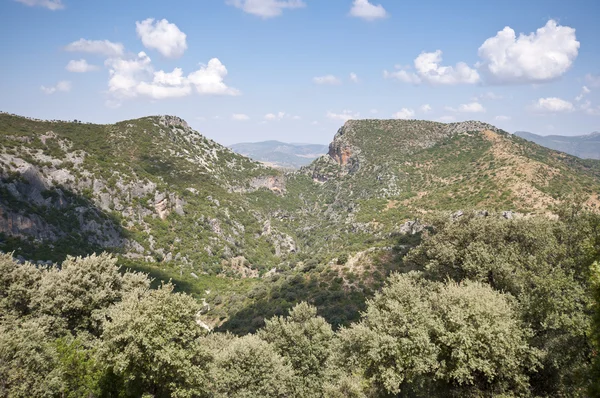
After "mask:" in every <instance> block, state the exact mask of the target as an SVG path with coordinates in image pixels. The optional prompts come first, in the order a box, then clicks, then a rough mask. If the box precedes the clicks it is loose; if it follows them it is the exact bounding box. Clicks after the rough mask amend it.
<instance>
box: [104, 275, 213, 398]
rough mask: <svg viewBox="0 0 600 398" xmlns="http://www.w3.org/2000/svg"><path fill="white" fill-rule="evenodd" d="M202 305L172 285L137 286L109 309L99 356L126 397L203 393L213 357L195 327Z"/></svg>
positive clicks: (199, 331) (185, 395) (196, 394)
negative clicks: (206, 349) (205, 347)
mask: <svg viewBox="0 0 600 398" xmlns="http://www.w3.org/2000/svg"><path fill="white" fill-rule="evenodd" d="M198 311H199V305H198V304H197V302H196V301H195V300H194V299H192V298H191V297H190V296H187V295H185V294H182V293H173V286H172V285H170V284H167V285H163V286H161V287H160V288H159V289H157V290H148V289H147V288H138V289H135V290H132V291H131V292H130V293H129V294H127V295H126V296H124V297H123V300H122V301H121V302H119V303H117V304H115V305H114V306H112V307H110V308H109V309H108V311H107V313H106V318H105V322H104V324H103V329H104V331H103V333H102V345H101V346H100V348H99V351H98V354H99V358H100V361H101V362H102V363H103V364H105V366H106V367H107V368H108V371H109V373H110V374H113V375H114V376H115V377H116V378H117V379H118V380H120V381H121V383H122V385H123V388H124V391H125V395H126V396H131V397H134V396H141V395H143V394H151V395H152V396H154V397H194V396H198V394H200V392H202V391H203V388H204V382H205V376H204V373H205V369H206V363H207V361H208V360H207V357H208V354H207V353H206V351H205V350H204V349H203V347H202V346H201V340H200V337H202V336H203V335H204V332H203V329H202V328H201V327H200V326H199V325H198V324H197V323H196V314H197V313H198Z"/></svg>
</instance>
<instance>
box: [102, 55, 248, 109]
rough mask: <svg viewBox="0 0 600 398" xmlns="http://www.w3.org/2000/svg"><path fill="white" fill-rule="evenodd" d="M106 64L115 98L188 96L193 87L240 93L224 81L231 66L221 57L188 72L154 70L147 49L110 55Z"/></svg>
mask: <svg viewBox="0 0 600 398" xmlns="http://www.w3.org/2000/svg"><path fill="white" fill-rule="evenodd" d="M105 65H106V66H107V67H108V68H109V75H110V77H109V81H108V92H109V94H110V95H111V96H112V97H113V98H114V100H124V99H128V98H135V97H138V96H145V97H149V98H152V99H165V98H177V97H185V96H188V95H190V94H191V93H192V89H193V88H195V89H196V92H197V93H198V94H201V95H205V94H206V95H239V94H240V92H239V91H238V90H236V89H234V88H231V87H228V86H227V85H226V84H225V83H224V81H223V79H224V78H225V77H226V76H227V69H226V68H225V65H223V64H222V63H221V61H219V60H218V59H217V58H213V59H211V60H210V61H209V62H208V65H201V66H200V68H199V69H198V70H196V71H194V72H192V73H190V74H189V75H187V76H184V74H183V70H182V69H180V68H175V69H174V70H173V71H172V72H165V71H162V70H160V71H154V68H153V67H152V62H151V60H150V57H148V55H147V54H146V53H144V52H140V53H139V54H138V55H137V57H133V58H130V59H124V58H110V59H108V60H106V62H105ZM115 102H118V101H115Z"/></svg>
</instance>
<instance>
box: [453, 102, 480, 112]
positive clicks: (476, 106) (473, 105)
mask: <svg viewBox="0 0 600 398" xmlns="http://www.w3.org/2000/svg"><path fill="white" fill-rule="evenodd" d="M458 111H459V112H464V113H482V112H485V108H484V107H483V105H481V104H480V103H479V102H469V103H468V104H462V105H461V106H459V107H458Z"/></svg>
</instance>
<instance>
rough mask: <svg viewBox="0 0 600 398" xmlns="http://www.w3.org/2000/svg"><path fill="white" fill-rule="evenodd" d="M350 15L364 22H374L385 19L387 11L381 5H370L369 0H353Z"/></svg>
mask: <svg viewBox="0 0 600 398" xmlns="http://www.w3.org/2000/svg"><path fill="white" fill-rule="evenodd" d="M350 15H351V16H353V17H357V18H362V19H364V20H366V21H374V20H376V19H381V18H385V17H387V15H388V14H387V11H386V10H385V8H383V6H382V5H381V4H377V5H375V4H371V3H370V2H369V0H354V2H353V3H352V8H351V9H350Z"/></svg>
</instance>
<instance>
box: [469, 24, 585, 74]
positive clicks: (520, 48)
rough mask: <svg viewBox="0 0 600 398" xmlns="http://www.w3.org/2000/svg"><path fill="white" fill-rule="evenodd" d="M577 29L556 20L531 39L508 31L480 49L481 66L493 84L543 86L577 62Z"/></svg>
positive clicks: (532, 35)
mask: <svg viewBox="0 0 600 398" xmlns="http://www.w3.org/2000/svg"><path fill="white" fill-rule="evenodd" d="M578 50H579V42H578V41H577V39H576V37H575V29H573V28H570V27H568V26H560V25H558V24H557V23H556V21H554V20H549V21H548V23H547V24H546V25H545V26H544V27H542V28H539V29H538V30H537V31H536V32H535V33H530V34H529V35H525V34H522V33H521V34H520V35H519V37H518V38H517V37H516V34H515V31H514V30H513V29H511V28H510V27H508V26H507V27H505V28H504V29H503V30H501V31H499V32H498V34H496V36H494V37H491V38H489V39H487V40H486V41H485V42H484V43H483V44H482V45H481V47H479V57H480V58H481V59H482V60H483V62H481V63H480V64H479V65H478V66H479V69H480V70H481V71H482V73H484V74H485V76H487V77H488V78H489V81H490V82H492V83H498V84H511V83H512V84H514V83H542V82H547V81H551V80H554V79H556V78H558V77H560V76H562V75H563V74H564V73H565V72H567V70H569V68H570V67H571V65H572V64H573V62H574V61H575V58H577V54H578Z"/></svg>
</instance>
